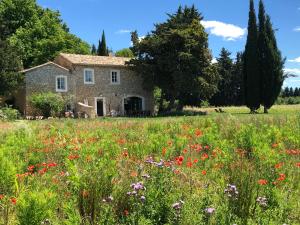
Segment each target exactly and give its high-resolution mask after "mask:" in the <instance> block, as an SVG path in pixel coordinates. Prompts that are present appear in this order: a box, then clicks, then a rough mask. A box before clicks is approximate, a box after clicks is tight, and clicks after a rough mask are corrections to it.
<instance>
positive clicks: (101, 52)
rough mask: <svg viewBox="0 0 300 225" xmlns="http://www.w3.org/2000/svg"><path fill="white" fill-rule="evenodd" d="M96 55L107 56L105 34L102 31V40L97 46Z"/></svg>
mask: <svg viewBox="0 0 300 225" xmlns="http://www.w3.org/2000/svg"><path fill="white" fill-rule="evenodd" d="M97 52H98V55H100V56H108V48H107V46H106V39H105V33H104V31H103V32H102V38H101V41H99V46H98V51H97Z"/></svg>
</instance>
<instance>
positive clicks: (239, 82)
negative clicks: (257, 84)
mask: <svg viewBox="0 0 300 225" xmlns="http://www.w3.org/2000/svg"><path fill="white" fill-rule="evenodd" d="M243 64H244V62H243V53H242V52H238V53H237V54H236V59H235V62H234V65H233V72H232V83H231V87H232V89H233V91H232V93H231V94H232V96H233V99H234V105H243V104H244V103H245V97H244V94H245V92H244V82H243V76H244V74H243Z"/></svg>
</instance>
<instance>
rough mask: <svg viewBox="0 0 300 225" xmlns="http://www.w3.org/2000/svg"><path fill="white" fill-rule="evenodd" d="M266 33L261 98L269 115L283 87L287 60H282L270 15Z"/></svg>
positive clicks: (267, 17) (267, 18)
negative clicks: (284, 68)
mask: <svg viewBox="0 0 300 225" xmlns="http://www.w3.org/2000/svg"><path fill="white" fill-rule="evenodd" d="M265 32H266V40H267V42H266V46H265V50H266V52H265V55H266V56H265V57H266V60H265V62H266V64H262V65H261V67H263V68H265V72H264V74H263V75H264V77H263V79H262V81H263V82H264V83H263V85H262V89H263V91H262V93H263V98H261V104H262V105H263V106H264V113H268V109H270V108H271V107H272V106H273V105H274V103H275V101H276V99H277V98H278V96H279V94H280V91H281V88H282V85H283V81H284V72H283V67H284V63H285V59H283V58H282V55H281V52H280V50H279V49H278V46H277V41H276V37H275V32H274V30H273V27H272V23H271V19H270V16H269V15H267V16H266V24H265Z"/></svg>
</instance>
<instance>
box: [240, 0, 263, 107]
mask: <svg viewBox="0 0 300 225" xmlns="http://www.w3.org/2000/svg"><path fill="white" fill-rule="evenodd" d="M257 40H258V33H257V25H256V14H255V9H254V3H253V0H250V11H249V21H248V37H247V43H246V48H245V52H244V67H243V68H244V69H243V70H244V87H245V89H244V90H245V103H246V106H247V107H248V108H250V110H251V113H254V112H255V111H256V110H257V109H258V108H259V107H260V77H259V61H258V50H257V48H258V46H257Z"/></svg>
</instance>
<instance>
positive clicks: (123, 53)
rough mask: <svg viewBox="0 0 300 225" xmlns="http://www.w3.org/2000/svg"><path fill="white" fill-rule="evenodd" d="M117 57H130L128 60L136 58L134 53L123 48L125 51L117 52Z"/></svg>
mask: <svg viewBox="0 0 300 225" xmlns="http://www.w3.org/2000/svg"><path fill="white" fill-rule="evenodd" d="M115 56H117V57H128V58H133V57H134V55H133V53H132V51H131V50H130V49H129V48H123V49H121V50H119V51H117V52H116V54H115Z"/></svg>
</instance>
